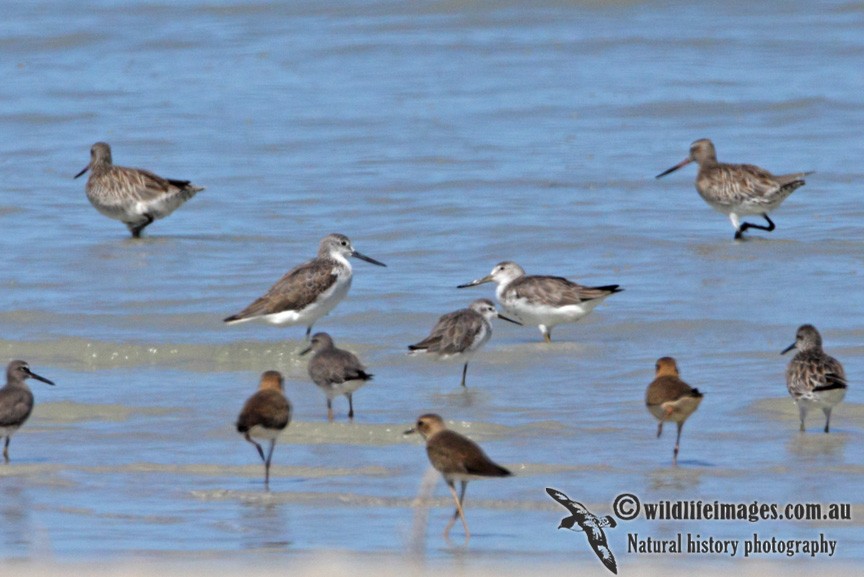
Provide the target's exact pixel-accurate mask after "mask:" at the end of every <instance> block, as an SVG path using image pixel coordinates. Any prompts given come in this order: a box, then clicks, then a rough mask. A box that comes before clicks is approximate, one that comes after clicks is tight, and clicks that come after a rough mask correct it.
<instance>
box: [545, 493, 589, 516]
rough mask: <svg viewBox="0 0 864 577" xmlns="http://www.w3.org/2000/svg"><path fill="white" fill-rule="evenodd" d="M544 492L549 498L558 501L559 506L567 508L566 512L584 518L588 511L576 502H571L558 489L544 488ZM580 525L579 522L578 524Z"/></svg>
mask: <svg viewBox="0 0 864 577" xmlns="http://www.w3.org/2000/svg"><path fill="white" fill-rule="evenodd" d="M546 492H547V493H549V496H550V497H552V498H553V499H555V500H556V501H558V502H559V503H560V504H561V505H563V506H564V507H566V508H567V510H568V511H570V512H571V513H573V514H574V515H576V516H578V517H581V518H584V516H585V515H586V514H587V513H588V510H587V509H585V507H584V506H583V505H582V503H579V502H577V501H573V500H572V499H571V498H570V497H568V496H567V495H565V494H564V493H562V492H561V491H559V490H558V489H553V488H551V487H546ZM580 525H581V522H580Z"/></svg>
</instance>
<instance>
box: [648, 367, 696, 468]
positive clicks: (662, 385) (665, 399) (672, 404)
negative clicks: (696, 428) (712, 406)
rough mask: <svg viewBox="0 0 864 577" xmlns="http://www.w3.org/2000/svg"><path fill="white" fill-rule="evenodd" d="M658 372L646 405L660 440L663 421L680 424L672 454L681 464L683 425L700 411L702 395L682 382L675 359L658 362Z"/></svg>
mask: <svg viewBox="0 0 864 577" xmlns="http://www.w3.org/2000/svg"><path fill="white" fill-rule="evenodd" d="M655 368H656V370H657V373H656V376H655V378H654V380H653V381H652V382H651V384H650V385H648V390H647V391H646V392H645V405H646V406H647V407H648V411H649V412H650V413H651V414H652V415H654V416H655V417H656V418H657V420H658V421H659V422H658V423H657V437H658V438H659V437H660V435H661V434H662V433H663V421H674V422H675V424H676V425H678V436H677V437H675V450H674V451H673V453H672V464H673V465H677V464H678V447H679V445H680V444H681V429H682V428H683V427H684V422H685V421H686V420H687V418H688V417H689V416H690V415H692V414H693V412H694V411H695V410H696V409H697V408H699V403H701V402H702V397H703V395H702V393H700V392H699V389H694V388H693V387H691V386H690V385H688V384H687V383H685V382H684V381H682V380H681V378H680V377H679V376H678V364H677V363H676V362H675V359H673V358H672V357H662V358H660V359H657V364H656V365H655Z"/></svg>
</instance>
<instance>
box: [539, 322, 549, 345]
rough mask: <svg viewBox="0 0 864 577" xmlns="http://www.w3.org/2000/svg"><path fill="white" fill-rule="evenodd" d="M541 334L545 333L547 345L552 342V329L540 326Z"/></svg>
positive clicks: (544, 338) (544, 337)
mask: <svg viewBox="0 0 864 577" xmlns="http://www.w3.org/2000/svg"><path fill="white" fill-rule="evenodd" d="M540 332H541V333H543V340H544V341H546V342H547V343H551V342H552V329H549V328H547V327H546V325H540Z"/></svg>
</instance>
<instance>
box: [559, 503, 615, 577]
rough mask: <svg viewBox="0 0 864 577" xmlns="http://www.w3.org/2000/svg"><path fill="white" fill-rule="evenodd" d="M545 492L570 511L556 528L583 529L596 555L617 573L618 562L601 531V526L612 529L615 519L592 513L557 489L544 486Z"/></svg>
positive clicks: (604, 534)
mask: <svg viewBox="0 0 864 577" xmlns="http://www.w3.org/2000/svg"><path fill="white" fill-rule="evenodd" d="M546 492H547V493H549V496H550V497H552V498H553V499H555V500H556V501H558V503H560V504H561V505H563V506H564V507H565V508H566V509H567V510H568V511H570V513H571V515H570V516H569V517H564V518H563V519H561V523H560V524H559V525H558V528H559V529H570V530H571V531H574V532H578V531H584V532H585V536H586V537H587V538H588V544H589V545H591V548H592V549H594V553H596V554H597V557H598V558H599V559H600V561H601V562H602V563H603V565H605V566H606V568H607V569H609V570H610V571H612V573H614V574H616V575H617V574H618V564H617V563H616V562H615V555H613V554H612V551H611V550H610V549H609V544H608V543H607V541H606V533H604V532H603V527H609V528H610V529H612V528H614V527H615V526H616V525H617V524H618V523H616V522H615V519H614V518H613V517H612V516H611V515H606V516H605V517H603V518H600V517H598V516H597V515H594V514H593V513H592V512H591V511H589V510H588V509H587V508H586V507H585V505H583V504H582V503H580V502H579V501H572V500H571V499H570V497H568V496H567V495H565V494H564V493H562V492H561V491H559V490H557V489H552V488H551V487H546ZM576 525H578V526H579V529H574V528H573V527H574V526H576Z"/></svg>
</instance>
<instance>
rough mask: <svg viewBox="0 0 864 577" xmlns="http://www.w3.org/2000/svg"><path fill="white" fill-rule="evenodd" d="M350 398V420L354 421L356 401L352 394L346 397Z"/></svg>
mask: <svg viewBox="0 0 864 577" xmlns="http://www.w3.org/2000/svg"><path fill="white" fill-rule="evenodd" d="M345 396H346V397H348V418H349V419H351V420H352V421H353V420H354V400H353V399H352V398H351V393H348V394H347V395H345Z"/></svg>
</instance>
